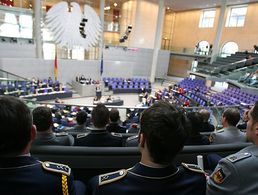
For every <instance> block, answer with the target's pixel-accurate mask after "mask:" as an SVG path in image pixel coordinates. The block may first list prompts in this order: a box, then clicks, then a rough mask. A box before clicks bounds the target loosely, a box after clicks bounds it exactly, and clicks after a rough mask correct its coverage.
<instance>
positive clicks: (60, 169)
mask: <svg viewBox="0 0 258 195" xmlns="http://www.w3.org/2000/svg"><path fill="white" fill-rule="evenodd" d="M41 164H42V167H43V168H44V169H45V170H47V171H52V172H56V173H61V174H64V175H67V176H69V175H70V174H71V168H70V167H69V166H67V165H64V164H59V163H53V162H48V161H46V162H42V163H41Z"/></svg>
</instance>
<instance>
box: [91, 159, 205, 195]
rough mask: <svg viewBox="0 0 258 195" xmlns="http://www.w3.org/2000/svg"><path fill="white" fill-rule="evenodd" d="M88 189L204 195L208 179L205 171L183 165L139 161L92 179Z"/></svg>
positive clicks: (129, 194) (121, 193)
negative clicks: (132, 165) (154, 165)
mask: <svg viewBox="0 0 258 195" xmlns="http://www.w3.org/2000/svg"><path fill="white" fill-rule="evenodd" d="M87 189H88V190H89V194H92V195H100V194H110V195H111V194H119V195H159V194H160V195H171V194H175V195H176V194H178V195H205V190H206V179H205V176H204V174H203V173H199V172H194V171H190V170H188V169H185V168H183V167H175V166H170V167H166V168H151V167H147V166H145V165H143V164H141V163H138V164H136V165H135V166H134V167H132V168H130V169H128V170H120V171H117V172H113V173H108V174H104V175H100V176H96V177H94V178H92V179H91V180H90V182H89V185H88V188H87Z"/></svg>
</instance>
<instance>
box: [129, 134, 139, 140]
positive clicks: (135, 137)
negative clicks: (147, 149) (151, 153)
mask: <svg viewBox="0 0 258 195" xmlns="http://www.w3.org/2000/svg"><path fill="white" fill-rule="evenodd" d="M138 137H139V135H133V136H131V137H128V138H127V141H130V140H133V139H138Z"/></svg>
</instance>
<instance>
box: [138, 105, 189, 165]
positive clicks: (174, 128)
mask: <svg viewBox="0 0 258 195" xmlns="http://www.w3.org/2000/svg"><path fill="white" fill-rule="evenodd" d="M187 124H188V123H187V121H186V118H185V116H184V114H183V113H182V112H180V111H179V110H178V109H177V108H176V107H175V106H173V105H171V104H170V103H167V102H163V101H159V102H157V103H155V104H153V105H152V106H151V107H149V108H148V109H146V110H145V111H144V112H143V113H142V116H141V130H140V133H143V134H144V136H145V140H146V144H147V148H148V150H149V154H150V156H151V158H152V159H153V162H155V163H158V164H164V165H165V164H169V163H171V161H172V160H173V159H174V158H175V156H176V155H177V154H178V153H179V152H180V151H181V149H182V148H183V146H184V143H185V141H186V139H187V137H188V136H187V135H188V134H187V131H186V127H185V125H187Z"/></svg>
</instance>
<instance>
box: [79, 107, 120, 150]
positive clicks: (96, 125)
mask: <svg viewBox="0 0 258 195" xmlns="http://www.w3.org/2000/svg"><path fill="white" fill-rule="evenodd" d="M91 120H92V123H93V127H92V128H89V130H90V132H87V133H82V134H78V135H77V138H76V139H75V145H76V146H98V147H101V146H118V147H120V146H122V136H121V135H112V134H111V133H110V132H108V131H107V130H106V125H107V124H108V122H109V110H108V109H107V107H106V106H105V105H103V104H98V105H97V106H96V107H94V109H93V110H92V113H91Z"/></svg>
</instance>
